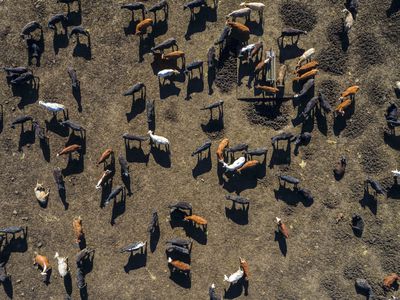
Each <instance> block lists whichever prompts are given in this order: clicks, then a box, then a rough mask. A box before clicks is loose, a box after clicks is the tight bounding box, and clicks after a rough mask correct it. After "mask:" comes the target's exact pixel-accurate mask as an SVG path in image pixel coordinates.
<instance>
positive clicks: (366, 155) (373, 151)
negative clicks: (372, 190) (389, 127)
mask: <svg viewBox="0 0 400 300" xmlns="http://www.w3.org/2000/svg"><path fill="white" fill-rule="evenodd" d="M371 140H372V138H370V139H369V140H368V141H367V142H366V143H363V144H362V146H361V147H360V153H361V165H362V166H363V169H364V171H365V173H367V174H369V175H376V174H378V173H381V172H382V171H384V170H385V169H386V168H387V167H388V162H387V161H386V160H385V157H386V154H385V152H383V151H382V150H381V149H380V148H378V147H379V146H378V145H377V144H376V143H372V142H371Z"/></svg>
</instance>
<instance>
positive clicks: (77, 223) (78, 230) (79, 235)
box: [72, 216, 84, 244]
mask: <svg viewBox="0 0 400 300" xmlns="http://www.w3.org/2000/svg"><path fill="white" fill-rule="evenodd" d="M72 226H73V227H74V232H75V236H76V243H77V244H79V243H80V242H81V241H82V239H83V238H84V233H83V228H82V218H81V217H80V216H79V217H77V218H74V220H73V221H72Z"/></svg>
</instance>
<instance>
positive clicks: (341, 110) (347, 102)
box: [335, 98, 352, 116]
mask: <svg viewBox="0 0 400 300" xmlns="http://www.w3.org/2000/svg"><path fill="white" fill-rule="evenodd" d="M351 103H352V101H351V99H350V98H346V99H344V100H343V101H342V102H341V103H340V104H339V105H338V106H337V107H336V108H335V113H339V114H340V115H341V116H344V109H345V108H347V107H349V106H350V105H351Z"/></svg>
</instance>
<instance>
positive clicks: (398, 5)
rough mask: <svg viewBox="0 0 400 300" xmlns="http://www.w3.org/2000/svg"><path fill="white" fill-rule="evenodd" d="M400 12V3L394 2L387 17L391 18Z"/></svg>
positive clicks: (388, 10) (396, 0)
mask: <svg viewBox="0 0 400 300" xmlns="http://www.w3.org/2000/svg"><path fill="white" fill-rule="evenodd" d="M399 10H400V2H399V1H398V0H392V3H391V4H390V7H389V8H388V9H387V10H386V16H387V17H388V18H389V17H391V16H392V15H394V14H395V13H397V12H398V11H399Z"/></svg>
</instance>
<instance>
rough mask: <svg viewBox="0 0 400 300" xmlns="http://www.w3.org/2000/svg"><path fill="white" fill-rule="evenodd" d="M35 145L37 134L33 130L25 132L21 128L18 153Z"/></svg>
mask: <svg viewBox="0 0 400 300" xmlns="http://www.w3.org/2000/svg"><path fill="white" fill-rule="evenodd" d="M33 143H35V132H34V130H33V128H31V129H30V130H24V129H23V128H22V127H21V133H20V135H19V142H18V151H21V150H22V147H24V146H26V145H28V144H30V145H31V144H33Z"/></svg>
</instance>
